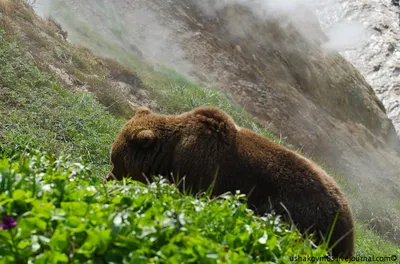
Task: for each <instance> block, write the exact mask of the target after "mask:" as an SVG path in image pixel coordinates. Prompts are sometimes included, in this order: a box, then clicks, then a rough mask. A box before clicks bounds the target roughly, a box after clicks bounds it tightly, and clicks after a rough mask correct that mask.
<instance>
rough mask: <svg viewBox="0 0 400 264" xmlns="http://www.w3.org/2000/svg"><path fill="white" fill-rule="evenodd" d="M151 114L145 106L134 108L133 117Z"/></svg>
mask: <svg viewBox="0 0 400 264" xmlns="http://www.w3.org/2000/svg"><path fill="white" fill-rule="evenodd" d="M149 114H151V110H150V109H149V108H148V107H146V106H139V107H138V108H136V113H135V116H143V115H149Z"/></svg>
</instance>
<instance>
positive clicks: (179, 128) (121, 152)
mask: <svg viewBox="0 0 400 264" xmlns="http://www.w3.org/2000/svg"><path fill="white" fill-rule="evenodd" d="M111 161H112V163H113V169H112V171H111V174H110V176H111V177H112V176H113V178H116V179H121V178H122V177H124V176H128V175H129V177H131V178H132V179H134V180H137V181H141V182H145V177H144V176H143V174H144V175H146V176H147V177H150V176H153V175H164V176H166V177H168V176H170V175H171V173H173V174H174V175H181V176H186V178H185V185H186V187H188V186H191V187H192V189H193V190H204V189H207V188H208V187H209V186H210V185H211V184H212V182H213V180H214V176H215V174H216V172H217V171H218V174H217V175H218V176H217V178H216V181H215V185H214V189H213V194H215V195H218V194H222V193H225V192H228V191H231V192H234V191H236V190H240V191H241V192H242V193H246V194H250V195H249V197H248V204H249V206H250V207H252V208H253V209H255V211H256V212H257V213H259V214H263V213H265V212H268V211H269V210H270V209H271V208H273V209H274V210H275V211H276V212H277V213H279V214H283V215H287V211H288V212H289V215H290V218H291V219H292V220H293V222H294V223H295V224H296V226H297V227H298V228H299V229H300V230H301V231H306V230H308V231H309V232H313V231H317V233H319V235H321V236H320V237H325V238H326V237H327V234H328V232H329V229H330V228H331V226H332V224H333V221H334V219H335V216H336V214H337V212H338V211H339V215H338V219H337V222H336V225H335V228H334V231H333V235H332V238H331V243H330V245H332V244H334V243H335V242H337V241H339V242H338V244H337V246H336V247H334V248H333V251H332V254H333V255H334V256H341V257H351V256H352V254H353V250H354V233H353V228H354V226H353V217H352V213H351V210H350V207H349V205H348V203H347V201H346V199H345V197H344V195H343V193H342V192H341V191H340V189H339V188H338V186H337V185H336V183H335V181H334V180H333V179H332V178H331V177H330V176H329V175H328V174H327V173H326V172H325V171H324V170H322V169H321V168H319V167H318V166H317V165H316V164H314V163H313V162H312V161H310V160H308V159H306V158H304V157H302V156H300V155H298V154H296V153H295V152H293V151H290V150H288V149H286V148H284V147H282V146H280V145H277V144H275V143H273V142H271V141H269V140H267V139H266V138H264V137H262V136H260V135H258V134H256V133H255V132H253V131H251V130H248V129H245V128H240V127H238V126H237V125H236V124H235V123H234V121H233V120H232V119H231V118H230V117H229V116H228V115H227V114H226V113H225V112H223V111H221V110H219V109H217V108H213V107H200V108H196V109H194V110H192V111H190V112H187V113H184V114H182V115H158V114H155V113H152V112H151V111H150V110H149V109H147V108H145V107H140V108H138V110H137V112H136V114H135V116H134V117H133V118H132V119H131V120H130V121H128V122H127V124H126V125H125V126H124V128H123V129H122V130H121V131H120V133H119V134H118V136H117V138H116V140H115V142H114V144H113V146H112V151H111ZM281 204H283V205H284V207H285V208H284V207H283V206H282V205H281Z"/></svg>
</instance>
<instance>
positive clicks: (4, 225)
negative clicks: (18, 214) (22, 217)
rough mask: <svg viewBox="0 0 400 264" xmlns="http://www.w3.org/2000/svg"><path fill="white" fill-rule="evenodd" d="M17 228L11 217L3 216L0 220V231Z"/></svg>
mask: <svg viewBox="0 0 400 264" xmlns="http://www.w3.org/2000/svg"><path fill="white" fill-rule="evenodd" d="M16 226H17V221H16V220H15V219H14V218H13V217H11V216H3V218H2V219H1V229H4V230H9V229H13V228H14V227H16Z"/></svg>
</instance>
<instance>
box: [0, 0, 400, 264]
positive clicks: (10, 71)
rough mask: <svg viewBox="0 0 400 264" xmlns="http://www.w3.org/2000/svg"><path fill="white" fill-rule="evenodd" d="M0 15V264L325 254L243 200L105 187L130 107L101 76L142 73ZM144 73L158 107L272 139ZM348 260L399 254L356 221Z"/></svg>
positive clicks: (238, 116) (213, 98)
mask: <svg viewBox="0 0 400 264" xmlns="http://www.w3.org/2000/svg"><path fill="white" fill-rule="evenodd" d="M0 11H1V14H2V16H1V18H0V94H1V96H0V114H1V119H0V154H1V156H2V157H1V161H0V176H1V177H0V216H1V217H11V218H10V219H8V220H9V223H8V225H6V227H9V229H8V228H6V229H3V230H0V263H27V262H28V260H30V261H34V262H35V263H36V262H38V263H106V262H114V263H122V261H125V262H124V263H128V262H129V263H131V262H134V263H148V262H153V263H154V262H156V263H178V262H179V263H181V262H185V263H199V262H201V263H257V262H265V261H270V262H274V263H275V262H279V263H289V262H290V257H294V256H298V255H301V256H304V257H312V256H314V257H321V256H324V253H325V249H324V247H323V246H320V247H319V248H317V249H311V246H310V243H311V242H310V241H309V240H301V239H300V237H299V234H298V233H297V232H296V231H295V230H292V229H290V228H289V227H288V226H287V225H285V224H283V223H281V222H280V221H279V219H277V218H275V217H274V216H267V217H265V218H259V217H256V216H254V215H253V214H252V212H250V211H248V210H246V209H245V206H244V205H243V203H242V201H243V199H244V198H243V197H242V196H240V195H237V196H223V197H220V198H219V199H212V200H210V198H208V197H207V195H203V196H201V197H197V198H196V199H195V198H193V197H191V196H186V195H181V194H179V193H177V191H176V189H175V188H174V187H173V186H171V185H168V184H166V183H165V182H163V181H160V182H158V183H154V184H152V185H150V186H143V185H140V184H138V183H134V182H130V181H125V182H113V183H104V182H103V181H102V178H103V176H104V175H105V173H107V171H108V170H109V168H110V163H109V148H110V146H111V144H112V142H113V140H114V138H115V135H116V133H117V131H118V130H119V129H120V127H121V126H122V125H123V123H124V122H125V120H126V118H128V117H129V113H131V111H132V110H131V109H130V108H129V105H127V104H126V105H123V107H121V108H118V107H114V108H112V107H110V106H114V105H115V104H114V103H115V102H116V101H118V100H119V99H118V98H115V94H118V91H116V90H111V89H113V86H112V85H111V84H110V82H109V80H108V78H109V76H110V75H111V76H116V74H114V72H113V70H115V69H117V70H118V71H119V72H124V73H125V74H126V75H128V76H133V75H135V74H136V72H140V69H141V68H140V67H139V68H138V69H135V71H134V70H132V69H128V68H125V67H123V66H121V65H119V64H118V63H116V62H113V61H111V60H102V59H98V58H96V57H95V56H93V54H92V53H91V52H90V50H87V49H84V48H80V47H75V46H73V45H71V44H69V43H66V42H63V41H62V40H60V38H59V36H57V35H56V30H57V27H56V26H55V25H54V24H53V23H49V24H46V26H43V25H42V24H44V23H42V24H40V23H39V22H38V21H36V20H38V18H36V17H34V16H33V14H32V13H31V11H30V9H29V8H26V7H25V6H23V4H22V2H21V1H11V2H6V1H0ZM4 14H5V15H4ZM27 20H29V21H30V23H27V24H26V27H28V25H29V24H32V25H39V24H40V25H42V28H40V30H39V29H38V28H36V31H38V32H36V33H37V34H38V36H41V37H37V36H36V35H32V34H31V35H30V37H27V31H29V28H26V27H24V26H22V25H25V24H24V23H26V21H27ZM31 30H34V29H31ZM41 30H44V31H43V32H47V33H46V34H47V35H45V36H44V37H43V35H44V33H43V32H42V31H41ZM41 33H43V34H41ZM35 36H36V37H35ZM46 36H50V37H46ZM38 43H44V44H43V45H44V46H43V47H44V48H41V46H39V45H38ZM47 45H48V46H47ZM49 49H50V50H52V51H53V52H51V53H46V52H45V50H49ZM60 51H61V52H60ZM64 57H65V58H68V62H63V61H62V59H60V58H64ZM69 58H72V59H71V60H69ZM59 60H61V61H59ZM46 63H52V64H54V65H58V67H61V66H66V69H67V70H68V71H70V72H73V73H74V74H75V75H74V76H79V78H80V79H81V80H84V82H85V83H87V84H88V85H90V86H91V87H92V90H89V92H83V91H71V90H70V89H68V88H69V87H68V85H67V84H65V81H64V80H62V79H60V78H59V76H58V75H56V74H55V73H54V72H53V71H51V70H49V68H48V67H47V66H46ZM110 66H112V67H110ZM112 69H113V70H112ZM136 70H137V71H136ZM148 73H151V71H149V72H148ZM153 73H154V74H152V75H151V76H149V77H147V79H145V78H143V79H142V80H143V86H145V87H146V89H148V90H149V91H150V92H151V94H152V96H154V99H155V100H156V101H157V104H158V106H159V108H160V110H161V111H163V112H168V113H177V112H181V111H185V110H189V109H191V108H192V107H195V106H198V105H204V104H208V105H215V106H218V107H220V108H222V109H224V110H226V111H227V112H229V113H230V114H231V115H232V116H233V118H234V119H235V121H237V122H238V123H239V124H240V125H243V126H246V127H249V128H252V129H254V130H256V131H258V132H260V133H262V134H265V135H267V136H271V135H270V134H269V133H268V132H266V131H264V130H263V129H262V128H261V127H260V126H258V125H257V124H256V123H255V122H254V120H252V119H251V118H250V117H249V115H248V114H247V113H246V112H244V110H243V109H242V108H241V107H239V106H237V105H234V104H232V103H231V102H229V100H228V99H227V98H226V97H225V96H224V95H222V94H221V93H219V92H217V91H216V90H213V89H203V88H201V87H200V86H198V85H196V84H193V83H191V82H190V81H188V80H186V79H185V78H183V77H181V76H180V75H179V74H178V73H176V72H174V71H172V70H169V69H163V70H162V71H157V72H153ZM92 75H97V76H98V77H99V78H92V77H90V76H92ZM99 80H100V82H99ZM155 84H158V85H160V86H159V87H162V89H160V90H156V89H154V88H153V87H157V86H155ZM271 137H272V136H271ZM272 138H273V137H272ZM275 140H276V141H279V140H278V139H275ZM33 149H38V150H40V151H46V152H47V153H48V154H42V153H41V152H36V151H33ZM4 220H7V219H3V223H4ZM13 220H15V221H16V226H15V227H13ZM11 227H13V228H11ZM356 254H357V255H359V256H372V255H375V256H391V255H398V256H400V252H399V250H398V248H397V247H396V246H395V245H392V244H390V243H388V242H386V241H384V240H382V239H381V238H380V237H379V236H377V235H376V234H375V233H373V232H371V231H370V230H368V228H366V226H364V225H363V224H358V226H357V246H356ZM304 262H311V261H307V260H306V261H304Z"/></svg>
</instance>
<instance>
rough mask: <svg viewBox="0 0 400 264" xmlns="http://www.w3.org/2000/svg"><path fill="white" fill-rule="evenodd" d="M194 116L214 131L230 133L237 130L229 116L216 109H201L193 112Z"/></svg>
mask: <svg viewBox="0 0 400 264" xmlns="http://www.w3.org/2000/svg"><path fill="white" fill-rule="evenodd" d="M193 114H194V116H195V117H196V118H197V119H198V120H199V121H200V122H201V123H203V124H204V125H206V126H207V127H209V128H210V129H212V130H215V131H217V132H218V131H219V132H228V130H236V126H235V123H234V122H233V120H232V119H231V117H230V116H229V115H227V114H226V113H225V112H223V111H222V110H219V109H218V108H215V107H199V108H197V109H194V110H193Z"/></svg>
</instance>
